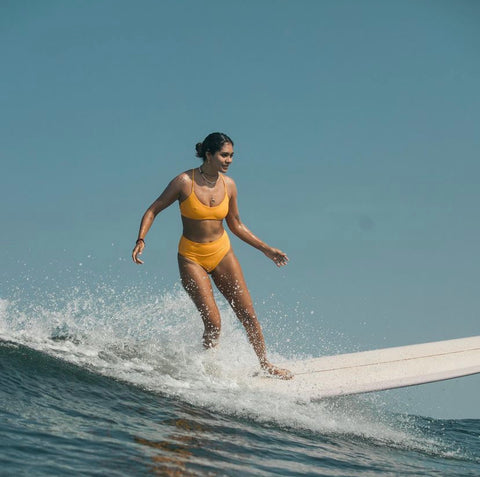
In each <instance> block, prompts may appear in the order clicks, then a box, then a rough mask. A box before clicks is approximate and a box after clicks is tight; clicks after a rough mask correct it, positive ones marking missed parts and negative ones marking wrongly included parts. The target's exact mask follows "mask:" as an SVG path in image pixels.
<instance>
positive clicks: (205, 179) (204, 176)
mask: <svg viewBox="0 0 480 477" xmlns="http://www.w3.org/2000/svg"><path fill="white" fill-rule="evenodd" d="M198 170H199V171H200V175H201V176H202V177H203V180H204V181H205V182H206V183H207V184H208V185H211V186H214V185H215V184H216V183H217V181H218V175H217V177H216V179H215V180H214V181H209V180H208V179H207V177H206V175H205V173H204V172H203V170H202V168H201V167H199V168H198Z"/></svg>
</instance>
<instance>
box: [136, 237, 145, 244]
mask: <svg viewBox="0 0 480 477" xmlns="http://www.w3.org/2000/svg"><path fill="white" fill-rule="evenodd" d="M138 242H143V245H145V240H143V239H142V238H139V239H137V241H136V242H135V243H138Z"/></svg>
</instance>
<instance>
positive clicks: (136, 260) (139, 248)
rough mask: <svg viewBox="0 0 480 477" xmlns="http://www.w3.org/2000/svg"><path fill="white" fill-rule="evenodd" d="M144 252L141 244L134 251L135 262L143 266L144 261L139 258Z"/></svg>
mask: <svg viewBox="0 0 480 477" xmlns="http://www.w3.org/2000/svg"><path fill="white" fill-rule="evenodd" d="M142 251H143V247H142V246H141V245H140V244H139V245H137V246H136V247H135V248H134V249H133V252H132V259H133V261H134V262H135V263H138V264H139V265H141V264H142V263H143V260H140V259H139V258H138V256H139V255H142Z"/></svg>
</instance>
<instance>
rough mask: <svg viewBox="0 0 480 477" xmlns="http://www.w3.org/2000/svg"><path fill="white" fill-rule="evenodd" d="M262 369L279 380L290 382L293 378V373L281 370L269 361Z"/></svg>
mask: <svg viewBox="0 0 480 477" xmlns="http://www.w3.org/2000/svg"><path fill="white" fill-rule="evenodd" d="M262 369H263V370H264V371H266V372H267V373H268V374H270V376H273V377H275V378H278V379H285V380H288V379H292V378H293V373H292V372H291V371H289V370H288V369H282V368H279V367H277V366H275V365H273V364H272V363H269V362H268V361H267V362H266V363H264V364H262Z"/></svg>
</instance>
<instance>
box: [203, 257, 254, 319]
mask: <svg viewBox="0 0 480 477" xmlns="http://www.w3.org/2000/svg"><path fill="white" fill-rule="evenodd" d="M212 278H213V281H214V282H215V285H216V286H217V288H218V289H219V290H220V292H221V293H222V295H223V296H224V297H225V298H226V299H227V301H228V302H229V303H230V305H231V306H232V308H233V309H234V310H235V311H237V312H241V313H247V314H250V315H253V314H254V313H255V311H254V308H253V303H252V299H251V297H250V292H249V291H248V288H247V284H246V282H245V278H244V276H243V272H242V267H241V266H240V263H239V262H238V259H237V257H236V256H235V254H234V253H233V250H230V252H228V254H227V255H225V257H224V258H223V260H222V261H221V262H220V263H219V264H218V265H217V267H216V268H215V270H213V272H212Z"/></svg>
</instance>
